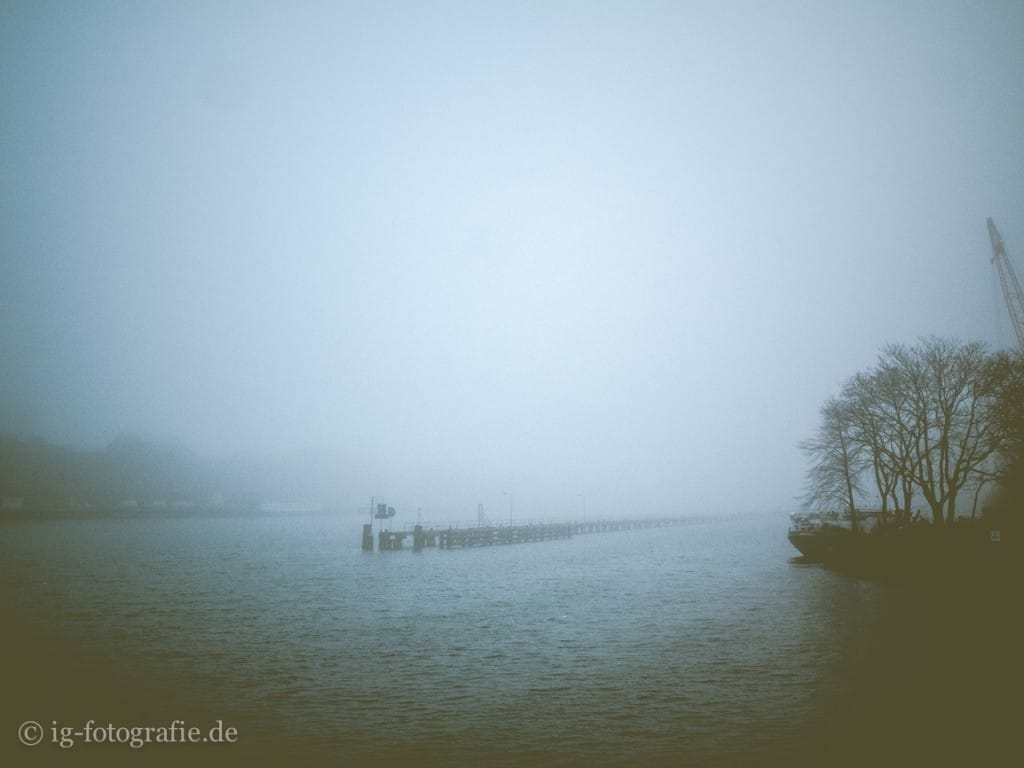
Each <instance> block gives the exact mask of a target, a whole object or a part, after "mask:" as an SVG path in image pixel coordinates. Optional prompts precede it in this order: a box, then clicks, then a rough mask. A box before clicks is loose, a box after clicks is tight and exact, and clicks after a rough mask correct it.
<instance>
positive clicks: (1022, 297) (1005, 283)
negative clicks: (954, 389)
mask: <svg viewBox="0 0 1024 768" xmlns="http://www.w3.org/2000/svg"><path fill="white" fill-rule="evenodd" d="M985 222H986V223H987V224H988V237H989V239H990V240H991V241H992V261H993V262H994V263H995V265H996V270H997V271H998V272H999V282H1000V284H1001V285H1002V287H1003V300H1004V301H1005V302H1006V309H1007V310H1008V311H1009V313H1010V321H1011V322H1012V323H1013V330H1014V331H1015V332H1016V333H1017V343H1018V344H1020V347H1021V349H1024V293H1022V292H1021V290H1020V283H1019V282H1017V275H1016V273H1014V271H1013V266H1012V265H1011V264H1010V259H1009V258H1008V257H1007V255H1006V246H1004V245H1003V238H1002V237H1001V236H1000V234H999V230H998V229H996V225H995V222H993V221H992V219H991V218H988V219H985Z"/></svg>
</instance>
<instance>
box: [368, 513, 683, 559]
mask: <svg viewBox="0 0 1024 768" xmlns="http://www.w3.org/2000/svg"><path fill="white" fill-rule="evenodd" d="M698 520H699V518H695V517H651V518H626V519H620V520H586V521H583V522H569V523H557V522H553V523H525V524H520V525H490V524H477V525H471V526H467V527H461V526H452V525H448V526H436V525H417V526H414V527H413V528H411V529H409V528H406V529H401V530H384V529H381V530H380V531H378V533H377V536H376V537H374V535H373V525H372V524H371V523H365V524H364V525H363V550H364V551H366V552H372V551H373V547H374V538H376V539H377V549H378V551H380V552H392V551H395V550H402V549H406V548H407V547H406V540H407V539H411V543H412V550H413V551H419V550H422V549H424V548H426V547H436V548H438V549H464V548H466V547H492V546H498V545H501V544H525V543H527V542H534V541H548V540H550V539H569V538H572V537H573V536H577V535H583V534H588V533H609V532H612V531H633V530H641V529H646V528H664V527H666V526H672V525H683V524H685V523H692V522H696V521H698Z"/></svg>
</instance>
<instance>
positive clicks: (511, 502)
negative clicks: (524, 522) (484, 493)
mask: <svg viewBox="0 0 1024 768" xmlns="http://www.w3.org/2000/svg"><path fill="white" fill-rule="evenodd" d="M502 493H503V494H504V495H505V496H508V524H509V525H512V519H513V518H512V508H513V506H514V505H515V500H514V497H513V496H512V493H511V492H510V491H502Z"/></svg>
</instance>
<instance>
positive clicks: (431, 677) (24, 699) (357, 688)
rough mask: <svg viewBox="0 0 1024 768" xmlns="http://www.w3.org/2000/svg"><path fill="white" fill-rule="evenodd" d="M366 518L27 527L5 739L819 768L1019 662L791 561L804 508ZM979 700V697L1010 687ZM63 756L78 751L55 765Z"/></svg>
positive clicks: (925, 611)
mask: <svg viewBox="0 0 1024 768" xmlns="http://www.w3.org/2000/svg"><path fill="white" fill-rule="evenodd" d="M360 523H361V521H358V520H351V519H348V520H341V519H335V518H332V517H328V516H310V517H297V518H296V517H278V518H257V519H239V518H216V519H205V518H190V519H166V520H138V521H125V520H92V521H54V522H42V523H32V522H26V523H8V524H5V525H3V526H2V527H0V536H2V538H0V546H2V549H0V553H2V562H3V565H2V568H3V571H2V574H0V575H2V576H3V580H4V600H5V613H6V615H7V616H8V617H10V620H9V621H8V622H7V624H8V626H11V624H12V622H13V623H14V624H16V625H17V626H16V628H15V632H14V635H13V637H14V639H13V640H11V639H10V637H11V635H10V634H9V635H8V638H9V642H10V643H12V645H13V646H14V647H11V648H9V649H8V652H7V653H5V661H6V663H7V666H8V671H9V672H13V674H14V678H13V679H15V680H16V681H18V687H19V688H20V690H19V692H18V693H17V695H15V696H13V697H10V700H9V701H8V708H7V711H5V713H4V714H5V722H4V728H5V729H6V730H5V732H4V733H3V734H2V736H3V738H4V740H5V746H6V747H10V745H11V743H14V741H15V736H14V734H15V731H16V729H17V724H18V723H20V722H21V721H23V720H26V719H34V720H37V721H39V722H42V723H46V724H49V723H50V721H52V720H53V719H58V718H60V721H61V722H64V721H65V720H73V719H74V718H81V719H82V720H83V721H84V720H86V719H90V718H92V719H96V720H98V721H100V722H106V721H108V720H115V722H118V721H125V720H126V722H125V724H126V725H133V724H139V725H149V724H162V723H163V720H162V719H161V718H163V717H177V718H182V719H185V720H187V721H190V723H191V722H201V723H203V724H205V721H207V720H210V721H212V720H215V719H217V718H220V719H223V720H224V721H225V723H227V724H230V725H234V726H236V727H237V728H238V729H239V734H240V735H239V744H238V745H222V747H221V748H220V752H219V759H218V762H220V759H226V760H227V761H228V762H230V761H231V759H232V758H233V757H238V758H240V756H242V755H243V754H244V755H246V761H247V762H250V761H251V758H252V756H253V755H257V756H258V755H264V756H269V755H277V756H281V755H286V756H287V757H288V758H289V759H296V760H302V759H305V760H306V761H307V762H311V763H322V764H334V765H337V764H345V765H364V764H366V765H377V764H395V765H406V764H408V765H477V764H485V763H486V764H497V765H592V764H601V765H741V764H742V765H747V764H749V765H767V764H795V763H801V762H804V761H806V762H808V763H811V762H816V761H817V760H818V759H819V758H821V757H822V755H832V757H833V758H836V757H841V756H843V755H849V754H850V749H851V745H858V746H859V747H863V746H864V745H870V744H873V743H874V742H873V740H872V736H871V734H872V733H876V734H880V735H884V736H885V737H886V738H888V739H892V738H897V739H898V738H899V734H900V733H904V732H907V733H911V734H913V735H914V736H915V738H917V737H919V736H920V735H921V733H924V732H926V731H928V730H929V728H930V725H929V721H928V718H931V717H932V716H933V715H932V713H930V712H929V713H927V715H925V714H921V713H920V708H921V706H922V705H924V704H926V702H927V701H928V700H929V699H931V698H933V694H935V693H941V692H945V693H946V695H947V696H949V695H951V694H950V691H951V688H950V686H951V685H953V683H951V682H949V681H950V676H949V675H948V674H946V675H945V680H946V681H945V682H942V683H936V685H935V689H934V691H929V690H924V691H922V690H921V688H922V687H925V688H927V687H928V686H929V685H930V684H931V683H930V681H931V679H932V678H931V677H930V676H929V675H928V674H927V670H926V668H925V667H926V666H927V665H930V664H933V663H937V661H936V660H937V659H940V658H942V657H946V658H950V657H951V658H952V659H953V660H954V661H953V662H951V666H952V668H953V669H954V673H955V674H954V678H955V679H954V682H956V683H957V684H958V685H960V684H963V683H964V682H965V681H967V683H970V681H971V680H976V679H978V675H993V674H998V673H999V670H995V671H993V670H992V669H991V668H989V667H985V668H984V669H981V671H978V672H977V673H975V672H972V671H971V670H972V665H975V666H976V662H975V661H974V659H975V656H974V651H973V650H972V649H971V648H969V647H967V646H965V645H964V638H963V637H962V636H955V637H953V638H949V642H951V643H953V644H954V647H947V646H945V645H944V646H943V648H942V649H941V650H936V652H935V655H934V659H933V658H932V657H931V656H928V655H927V653H926V654H925V660H923V661H922V660H921V656H920V654H919V652H918V651H917V650H916V649H917V646H918V645H919V644H923V643H927V642H928V641H929V638H930V637H931V636H932V635H933V634H934V633H935V632H936V631H938V632H942V631H943V627H945V630H950V629H951V628H955V627H956V626H957V625H958V624H959V623H961V622H959V620H958V621H951V622H950V623H949V625H948V626H947V625H942V626H938V627H936V625H934V624H933V623H929V622H932V619H933V618H934V617H933V614H932V612H931V609H930V608H928V607H927V606H928V605H929V602H928V600H927V599H924V598H922V597H921V596H919V595H907V594H906V593H904V592H901V591H900V590H898V589H895V588H892V587H887V586H884V585H879V584H874V583H870V582H865V581H858V580H853V579H849V578H846V577H844V576H842V575H839V574H836V573H833V572H830V571H826V570H824V569H822V568H820V567H815V566H802V565H798V564H795V563H793V562H791V561H790V559H791V556H792V555H794V554H795V552H794V551H792V550H791V548H790V545H789V543H788V542H787V541H786V538H785V524H786V520H785V519H781V520H780V519H758V518H746V519H740V518H733V519H727V520H718V521H712V522H700V523H693V524H690V525H685V526H681V527H676V528H667V529H655V530H646V531H628V532H620V533H608V534H597V535H589V536H579V537H576V538H573V539H571V540H563V541H551V542H543V543H535V544H526V545H519V546H511V547H495V548H487V549H477V550H466V551H437V550H427V551H424V552H422V553H412V552H409V551H406V552H394V553H372V554H370V553H363V552H361V551H360V550H359V533H360V530H359V528H360ZM1014 610H1016V608H1015V609H1014ZM934 613H935V615H936V616H943V615H947V611H946V609H945V608H944V607H941V608H937V609H936V610H935V612H934ZM978 627H979V628H978V632H981V633H986V632H989V631H990V630H988V629H983V628H981V625H978ZM977 634H978V633H977V632H972V633H971V635H970V636H975V635H977ZM942 642H943V643H945V642H946V641H942ZM997 647H998V646H997V645H996V646H993V644H992V643H989V644H988V648H989V654H990V655H991V654H992V653H995V652H996V648H997ZM965 654H966V656H965ZM960 658H966V659H970V660H971V661H970V662H969V663H967V662H964V663H958V662H956V659H960ZM19 674H20V677H19ZM8 679H12V678H11V677H10V676H9V677H8ZM965 690H966V689H965ZM970 690H971V693H970V694H964V693H963V692H962V691H961V690H960V689H956V690H955V691H953V693H955V694H956V696H964V695H975V693H979V695H980V694H985V695H988V693H989V692H990V690H991V689H989V688H983V687H981V685H980V684H979V686H978V687H977V689H976V691H975V689H974V688H970ZM958 701H959V700H958V699H957V700H953V702H952V703H953V704H954V705H957V704H958ZM977 707H978V703H977V702H973V703H971V704H970V707H967V709H971V708H973V709H971V711H974V712H975V713H976V712H977ZM948 709H949V707H948V706H944V707H943V711H946V710H948ZM915 713H918V714H920V717H917V716H915ZM133 717H134V718H135V719H134V720H132V718H133ZM146 717H149V718H150V719H149V720H146V719H145V718H146ZM903 717H906V724H905V727H904V723H901V722H899V721H900V720H901V719H902V718H903ZM975 720H978V718H975ZM975 720H968V721H963V720H961V719H959V716H958V715H957V716H953V715H951V716H950V720H949V722H951V723H955V724H958V725H957V727H962V728H964V729H970V732H969V733H966V734H965V738H961V739H958V740H956V742H955V744H960V745H963V744H966V743H968V741H969V740H971V739H974V740H978V741H985V742H986V743H989V744H991V743H992V738H994V736H993V734H992V733H985V734H980V733H975V731H977V729H978V728H979V727H980V726H979V723H978V722H975ZM984 722H985V723H986V724H988V723H991V722H992V713H986V716H985V718H984ZM72 724H75V723H72ZM997 725H998V724H997ZM936 727H938V729H939V731H942V730H944V729H943V728H942V727H941V726H939V724H936ZM992 727H993V728H996V726H992ZM905 728H906V729H907V730H906V731H905ZM914 729H916V730H914ZM947 736H948V734H947ZM996 736H998V733H996ZM968 737H969V738H968ZM975 737H977V738H975ZM844 739H848V740H849V741H848V743H847V744H846V745H845V746H843V740H844ZM986 740H987V741H986ZM881 743H882V742H881V741H879V742H878V744H879V745H881ZM837 744H838V745H839V746H837ZM93 746H94V747H95V745H93ZM15 747H16V748H17V749H20V750H21V751H20V752H17V754H18V755H19V756H21V757H25V756H26V755H28V754H29V752H28V751H27V748H23V747H21V746H20V745H17V744H16V743H15ZM243 747H245V749H243ZM177 748H178V749H179V750H182V749H185V750H187V749H188V747H182V746H180V745H179V746H178V747H177ZM879 748H881V746H880V747H879ZM86 749H87V745H81V746H76V747H75V755H76V756H79V757H81V756H83V755H85V754H86V751H85V750H86ZM148 749H150V752H149V755H150V756H152V755H154V754H159V753H157V752H154V751H153V748H151V747H150V748H148ZM164 749H165V751H166V750H169V749H171V747H165V748H164ZM233 749H234V750H236V751H235V752H232V751H230V750H233ZM891 749H903V750H907V751H908V752H911V753H912V751H913V750H915V749H917V747H916V746H915V745H914V744H913V743H911V742H909V741H908V743H905V744H902V743H901V744H897V745H895V746H894V747H892V748H891ZM43 751H46V752H48V754H49V757H50V758H51V759H52V758H54V757H61V759H64V757H65V755H69V754H70V752H69V753H63V754H60V755H58V754H57V753H58V752H59V749H58V748H57V747H55V746H53V745H49V744H42V745H40V746H38V747H35V748H34V750H32V751H31V753H30V756H33V757H35V758H37V759H40V756H41V755H42V754H43ZM127 752H128V750H127V748H126V747H121V750H120V753H119V754H120V755H121V756H122V757H123V756H124V755H125V754H126V753H127ZM97 754H98V753H97ZM174 754H175V756H176V757H177V759H178V760H179V761H183V760H184V759H185V758H184V757H183V755H184V754H186V753H185V752H182V751H178V752H175V753H174ZM191 754H193V755H195V756H196V758H197V759H198V757H199V755H200V754H201V753H199V752H193V753H191ZM887 754H889V755H890V756H892V755H894V754H896V752H893V751H889V752H888V753H887ZM131 756H132V757H133V758H140V757H145V755H141V752H133V753H132V755H131ZM268 759H269V758H268ZM833 762H834V760H833Z"/></svg>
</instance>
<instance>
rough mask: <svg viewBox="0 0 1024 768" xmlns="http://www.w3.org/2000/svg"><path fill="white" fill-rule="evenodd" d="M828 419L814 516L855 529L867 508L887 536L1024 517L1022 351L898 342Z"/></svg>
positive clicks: (819, 442) (848, 387) (853, 381)
mask: <svg viewBox="0 0 1024 768" xmlns="http://www.w3.org/2000/svg"><path fill="white" fill-rule="evenodd" d="M821 414H822V419H821V423H820V426H819V428H818V432H817V434H816V435H815V436H814V437H813V438H812V439H810V440H807V441H806V442H805V443H803V445H802V448H803V449H804V451H805V452H806V453H807V455H808V457H809V458H810V460H811V466H810V469H809V471H808V491H807V494H806V496H805V502H806V505H807V506H808V507H810V508H814V509H818V510H822V511H824V510H836V509H841V510H844V511H846V513H847V514H848V515H849V517H850V518H851V519H852V520H853V521H854V525H855V526H856V521H857V513H858V511H860V512H863V511H864V510H865V509H867V508H871V510H872V512H873V513H874V515H875V517H876V520H877V523H878V524H879V525H880V526H882V527H885V526H887V525H889V524H892V523H895V524H896V525H906V524H908V523H910V522H911V521H912V520H921V521H928V522H931V523H932V525H933V526H948V525H950V524H952V523H953V522H955V521H956V520H957V519H960V518H964V517H970V518H975V519H976V518H977V517H979V516H980V515H981V514H989V515H993V516H995V515H1001V516H1003V517H1004V518H1005V517H1007V516H1011V517H1015V515H1014V514H1013V513H1014V512H1015V511H1019V510H1020V509H1021V499H1022V489H1021V483H1022V475H1024V472H1022V469H1024V468H1022V456H1021V454H1022V445H1024V356H1022V355H1021V354H1020V353H1016V354H1011V353H1006V352H998V353H994V354H992V353H988V352H987V351H986V350H985V348H984V345H982V344H980V343H977V342H972V343H966V344H961V343H958V342H955V341H951V340H947V339H938V338H929V339H925V340H923V341H921V342H920V343H919V344H917V345H916V346H912V347H911V346H905V345H890V346H888V347H886V348H885V349H884V350H883V351H882V352H881V354H880V355H879V358H878V361H877V363H876V364H875V366H874V367H873V368H871V369H869V370H866V371H862V372H860V373H857V374H856V375H854V376H853V377H851V378H850V379H849V380H847V382H846V384H845V385H844V386H843V388H842V390H841V391H840V393H839V394H838V395H837V396H835V397H833V398H831V399H830V400H829V401H828V402H827V403H826V404H825V405H824V406H823V408H822V410H821ZM919 509H923V513H922V514H921V515H920V516H919V515H918V510H919Z"/></svg>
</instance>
